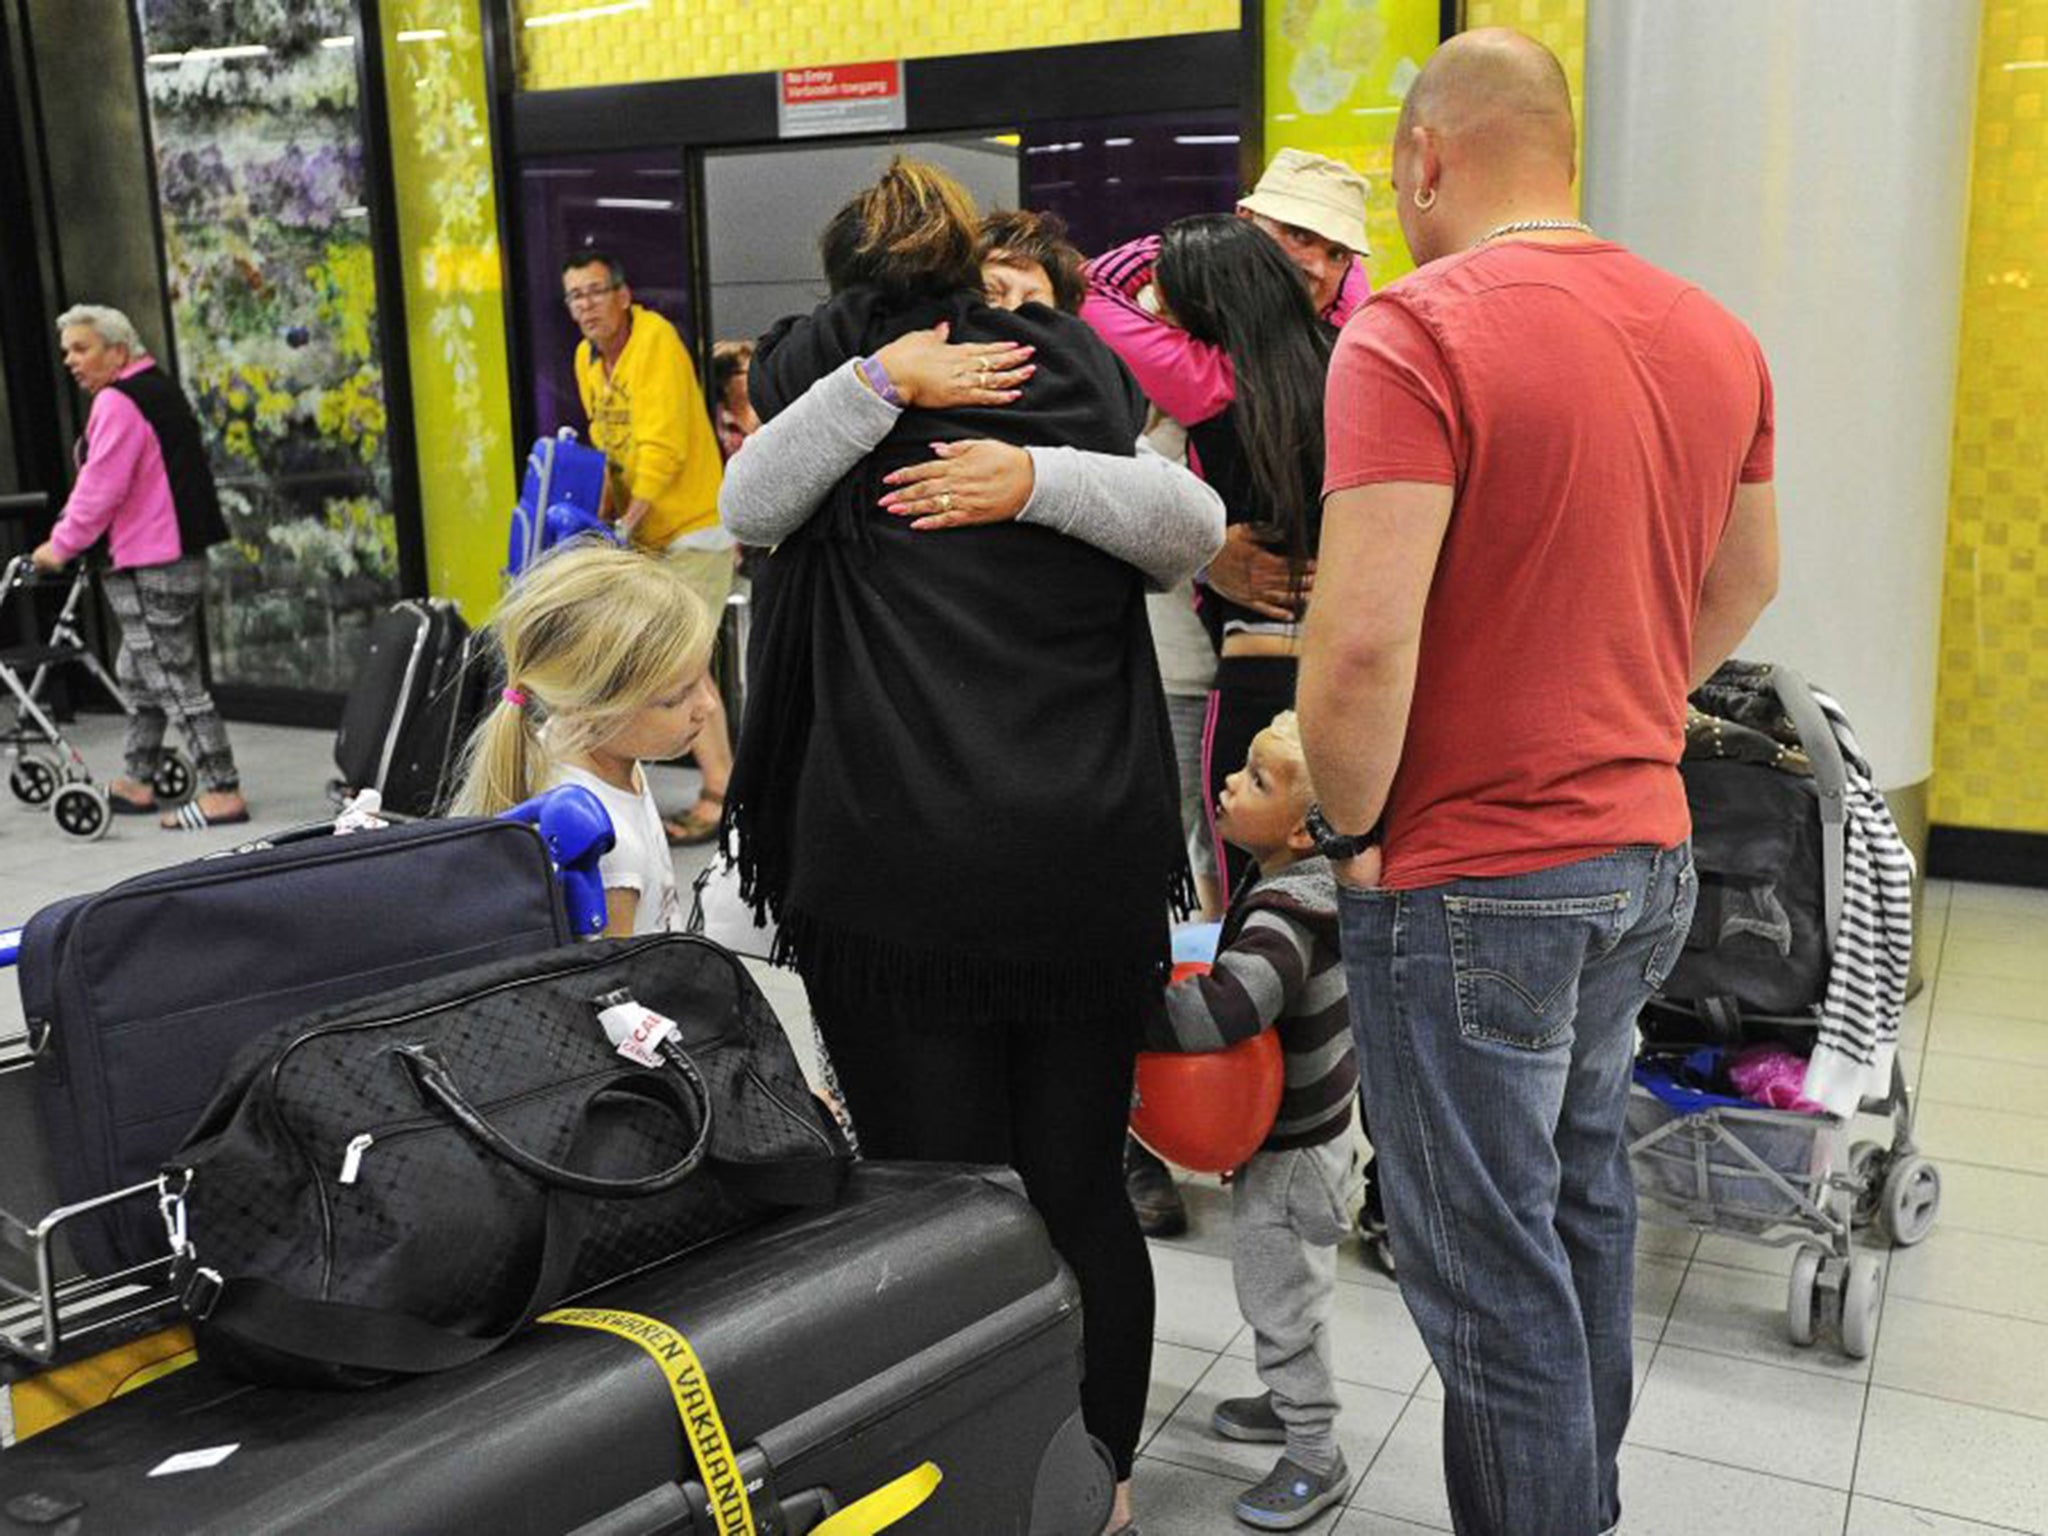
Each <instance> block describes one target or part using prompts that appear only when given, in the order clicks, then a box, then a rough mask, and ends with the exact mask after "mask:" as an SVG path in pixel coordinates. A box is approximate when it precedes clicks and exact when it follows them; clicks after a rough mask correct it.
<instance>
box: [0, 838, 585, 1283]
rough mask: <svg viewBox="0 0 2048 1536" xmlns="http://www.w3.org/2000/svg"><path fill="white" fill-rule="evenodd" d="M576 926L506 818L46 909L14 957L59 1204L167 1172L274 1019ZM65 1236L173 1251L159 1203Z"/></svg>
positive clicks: (541, 846)
mask: <svg viewBox="0 0 2048 1536" xmlns="http://www.w3.org/2000/svg"><path fill="white" fill-rule="evenodd" d="M571 937H572V935H571V933H570V929H569V920H568V917H567V914H566V913H565V911H564V907H563V897H562V889H561V884H560V881H559V879H558V877H557V876H556V874H555V870H554V865H553V862H552V860H551V859H550V856H549V852H548V849H547V846H546V844H545V843H544V842H543V841H542V839H541V836H540V835H539V834H538V833H537V832H536V831H535V830H534V829H533V828H532V827H529V826H525V825H522V824H520V823H516V822H511V821H497V820H457V821H440V822H424V823H418V824H414V825H407V826H395V827H386V828H382V829H379V830H375V831H369V832H358V833H352V834H350V835H349V836H347V837H331V836H326V835H321V836H317V837H309V838H306V839H304V840H301V841H293V842H286V843H281V844H280V845H279V846H276V847H260V848H257V849H255V850H253V851H249V852H244V853H236V854H230V855H227V856H225V857H216V858H206V859H197V860H194V861H192V862H190V863H185V864H178V865H173V866H172V867H171V868H169V869H162V870H157V871H154V872H152V873H150V874H146V875H138V876H136V877H135V878H133V879H131V880H125V881H123V882H122V883H121V884H119V885H116V886H113V887H111V888H110V889H108V890H105V891H102V892H100V893H98V894H97V895H93V896H78V897H72V898H70V899H68V900H65V901H60V902H56V903H54V904H52V905H51V906H48V907H45V908H44V909H43V910H42V911H40V912H38V913H37V914H36V915H35V916H34V917H33V918H31V919H30V920H29V923H28V925H27V927H26V928H25V929H24V930H23V937H22V947H21V957H20V962H19V963H20V976H21V993H22V1004H23V1008H24V1011H25V1012H26V1013H27V1015H28V1025H29V1043H30V1047H31V1049H32V1051H33V1053H34V1068H33V1072H34V1078H35V1085H36V1095H35V1097H36V1108H37V1111H38V1114H37V1119H38V1121H39V1125H40V1130H41V1134H42V1139H43V1142H44V1144H45V1146H46V1147H47V1148H48V1151H49V1154H50V1161H51V1165H52V1167H53V1168H54V1171H55V1174H56V1179H57V1189H58V1193H59V1195H60V1196H61V1197H62V1198H63V1200H64V1201H65V1202H66V1203H69V1202H73V1201H79V1200H86V1199H90V1198H92V1197H94V1196H98V1195H103V1194H107V1193H110V1192H112V1191H114V1190H116V1189H122V1188H126V1187H128V1186H131V1185H136V1184H140V1183H143V1182H146V1181H150V1180H153V1179H154V1178H155V1177H156V1174H157V1170H158V1168H159V1167H160V1166H161V1165H162V1163H163V1160H164V1159H165V1158H166V1157H167V1156H169V1155H170V1153H171V1152H172V1151H173V1150H174V1149H175V1148H176V1147H177V1145H178V1143H179V1142H180V1141H181V1140H182V1139H183V1138H184V1135H185V1133H186V1131H188V1130H189V1129H190V1128H191V1126H192V1123H193V1122H194V1121H195V1120H196V1119H197V1118H198V1116H199V1112H200V1111H201V1110H202V1109H203V1108H204V1107H205V1106H206V1103H207V1101H208V1100H209V1099H210V1098H211V1097H212V1095H213V1093H214V1090H215V1089H216V1088H217V1087H218V1086H219V1083H220V1080H221V1077H222V1074H223V1073H224V1072H225V1070H226V1068H227V1064H228V1061H229V1059H230V1058H231V1057H232V1056H233V1055H234V1053H235V1052H236V1051H237V1050H238V1049H239V1048H240V1047H241V1046H242V1045H243V1044H244V1043H245V1042H246V1041H248V1040H250V1039H252V1038H254V1037H255V1036H256V1035H259V1034H261V1033H263V1032H264V1031H266V1030H268V1029H270V1028H271V1027H273V1026H274V1025H275V1024H276V1022H277V1021H278V1020H279V1019H281V1018H289V1017H291V1016H292V1015H293V1014H296V1013H308V1012H311V1011H313V1010H315V1009H318V1008H323V1007H327V1006H330V1005H333V1004H336V1003H342V1002H348V1001H351V1000H353V999H356V998H360V997H367V996H369V995H371V994H372V993H376V992H381V991H386V990H389V989H390V988H393V987H399V986H403V985H406V984H407V983H410V982H414V981H418V980H421V979H423V978H426V977H430V976H436V975H439V974H441V973H442V972H444V971H448V970H454V969H458V968H461V967H464V966H472V965H480V964H482V963H484V962H486V961H489V960H496V959H503V958H509V957H512V956H525V955H534V954H538V953H540V952H542V951H544V950H548V949H552V948H555V947H556V946H559V945H562V944H566V943H569V942H570V941H571ZM5 1203H6V1202H0V1204H5ZM8 1208H9V1209H10V1210H13V1211H14V1214H16V1215H17V1216H25V1217H33V1216H37V1215H40V1214H41V1212H40V1211H34V1210H23V1209H17V1208H16V1207H15V1206H14V1205H9V1206H8ZM66 1231H67V1232H68V1234H69V1236H70V1239H71V1243H72V1247H73V1251H74V1253H75V1254H76V1256H77V1258H78V1261H79V1262H80V1263H81V1264H82V1265H83V1266H84V1267H85V1268H86V1269H87V1270H88V1271H89V1272H91V1273H94V1274H102V1275H105V1274H110V1273H113V1272H114V1271H115V1270H118V1269H123V1268H127V1267H129V1266H131V1265H136V1264H141V1263H143V1262H145V1261H147V1260H150V1259H155V1258H161V1257H163V1255H164V1253H165V1240H164V1228H163V1222H162V1219H161V1217H160V1216H159V1215H158V1212H157V1209H156V1206H155V1203H154V1202H153V1201H150V1200H148V1199H143V1198H137V1199H133V1200H129V1201H127V1202H125V1203H123V1204H121V1205H117V1206H113V1207H109V1208H107V1209H106V1210H103V1211H100V1212H96V1213H93V1214H91V1215H88V1216H85V1217H82V1218H81V1219H80V1220H78V1221H77V1222H75V1223H73V1224H71V1225H70V1226H68V1227H67V1228H66Z"/></svg>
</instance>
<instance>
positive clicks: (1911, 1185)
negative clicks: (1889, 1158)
mask: <svg viewBox="0 0 2048 1536" xmlns="http://www.w3.org/2000/svg"><path fill="white" fill-rule="evenodd" d="M1940 1210H1941V1170H1940V1169H1939V1168H1937V1167H1935V1166H1934V1164H1932V1163H1930V1162H1929V1161H1928V1160H1927V1159H1926V1158H1924V1157H1922V1156H1920V1154H1919V1153H1917V1152H1916V1153H1913V1154H1912V1155H1911V1156H1908V1157H1902V1158H1900V1159H1899V1160H1898V1161H1897V1162H1895V1163H1893V1164H1892V1166H1891V1169H1890V1171H1889V1172H1887V1173H1886V1174H1885V1177H1884V1206H1883V1213H1884V1226H1885V1230H1886V1232H1887V1233H1889V1234H1890V1236H1891V1240H1892V1246H1893V1247H1895V1248H1910V1247H1912V1246H1913V1245H1914V1244H1915V1243H1917V1242H1919V1241H1920V1240H1921V1239H1922V1238H1924V1237H1925V1236H1927V1234H1928V1233H1929V1232H1932V1231H1933V1230H1934V1218H1935V1216H1936V1215H1937V1214H1938V1213H1939V1212H1940Z"/></svg>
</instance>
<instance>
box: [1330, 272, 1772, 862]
mask: <svg viewBox="0 0 2048 1536" xmlns="http://www.w3.org/2000/svg"><path fill="white" fill-rule="evenodd" d="M1326 412H1327V422H1326V426H1327V437H1328V449H1329V463H1328V471H1327V476H1326V479H1325V482H1324V487H1323V490H1324V494H1325V495H1328V494H1329V493H1330V492H1333V491H1341V490H1346V489H1349V488H1351V487H1354V486H1361V485H1371V484H1374V483H1376V482H1381V481H1393V480H1407V481H1422V482H1427V483H1430V484H1438V485H1449V486H1452V487H1453V488H1454V492H1453V494H1454V498H1455V499H1454V501H1453V504H1452V509H1451V518H1450V525H1449V527H1448V529H1447V530H1446V533H1445V536H1444V545H1443V552H1442V554H1441V556H1440V557H1439V559H1438V562H1437V569H1436V576H1435V580H1434V583H1433V584H1432V586H1431V588H1430V593H1429V600H1428V604H1427V607H1426V609H1425V611H1424V615H1423V623H1422V641H1421V650H1420V656H1419V659H1418V664H1417V673H1416V679H1415V701H1414V705H1413V708H1412V710H1411V712H1410V715H1409V721H1408V734H1407V738H1406V740H1405V741H1404V742H1403V744H1402V749H1401V761H1400V766H1399V768H1398V769H1397V771H1396V773H1395V776H1394V782H1393V788H1392V790H1391V791H1390V793H1389V796H1388V800H1387V808H1386V820H1385V846H1386V872H1385V875H1384V877H1383V878H1384V880H1385V883H1386V884H1387V885H1389V886H1393V887H1414V886H1420V885H1433V884H1436V883H1438V882H1440V881H1444V880H1451V879H1458V878H1462V877H1469V876H1486V875H1509V874H1519V873H1522V872H1525V871H1528V870H1535V869H1545V868H1549V867H1551V866H1553V865H1558V864H1564V863H1569V862H1571V861H1573V860H1576V859H1582V858H1590V857H1592V856H1594V855H1596V854H1600V853H1605V852H1608V851H1611V850H1612V849H1615V848H1619V847H1623V846H1626V845H1628V844H1633V843H1647V844H1654V845H1656V846H1659V847H1668V846H1670V845H1672V844H1674V843H1677V842H1679V841H1681V840H1683V839H1684V838H1685V837H1686V836H1687V835H1688V833H1689V832H1690V830H1691V820H1690V817H1689V816H1688V815H1687V812H1686V804H1685V791H1684V788H1683V786H1682V785H1681V783H1680V781H1679V777H1678V773H1677V771H1676V768H1677V763H1678V757H1679V752H1680V749H1681V747H1682V746H1683V743H1684V736H1685V697H1686V684H1687V681H1688V674H1689V672H1690V669H1691V665H1692V628H1693V619H1694V616H1695V614H1696V613H1697V612H1698V609H1699V599H1700V587H1701V584H1702V582H1703V581H1704V580H1705V577H1706V573H1707V567H1708V566H1709V564H1710V563H1711V562H1712V559H1713V555H1714V550H1715V548H1716V546H1717V545H1718V544H1719V543H1720V540H1721V534H1722V531H1723V530H1724V529H1725V528H1726V526H1727V522H1728V514H1729V512H1730V510H1731V508H1732V506H1733V503H1734V498H1735V488H1736V484H1737V482H1738V481H1764V480H1769V479H1770V478H1771V473H1772V468H1771V453H1772V423H1771V381H1770V375H1769V373H1768V371H1767V370H1766V369H1765V367H1764V360H1763V354H1762V352H1761V351H1760V350H1759V349H1758V347H1757V344H1756V340H1755V338H1754V337H1752V336H1751V335H1750V334H1749V332H1748V330H1747V329H1746V328H1745V327H1744V326H1743V325H1742V324H1741V322H1739V321H1737V320H1736V319H1735V318H1734V317H1733V316H1731V315H1729V314H1728V313H1727V311H1725V310H1723V309H1722V308H1721V307H1720V305H1718V304H1716V303H1715V302H1714V301H1713V300H1712V299H1711V298H1709V297H1708V296H1707V295H1706V294H1705V293H1703V292H1701V291H1700V290H1699V289H1698V288H1696V287H1693V286H1692V285H1691V284H1689V283H1687V282H1685V281H1683V280H1682V279H1680V278H1677V277H1674V276H1672V275H1671V274H1670V273H1668V272H1664V271H1660V270H1659V269H1658V268H1656V267H1653V266H1651V265H1650V264H1649V263H1648V262H1645V261H1643V260H1642V259H1641V258H1639V257H1637V256H1634V255H1632V254H1630V253H1629V252H1628V251H1626V250H1624V249H1622V248H1621V247H1620V246H1617V245H1612V244H1608V243H1604V242H1602V243H1596V244H1584V245H1551V244H1542V243H1537V242H1532V241H1514V242H1503V243H1501V244H1498V245H1490V246H1487V247H1485V248H1483V249H1481V250H1477V251H1470V252H1466V253H1464V254H1461V255H1458V256H1452V257H1446V258H1445V259H1443V260H1441V261H1437V262H1432V263H1431V264H1430V265H1428V266H1426V267H1423V268H1421V269H1420V270H1418V271H1417V272H1415V273H1413V274H1412V275H1411V276H1409V277H1406V278H1404V279H1402V280H1401V281H1400V282H1399V283H1396V284H1394V285H1393V286H1392V287H1389V288H1386V289H1383V290H1382V291H1381V292H1379V293H1376V294H1374V295H1373V297H1372V298H1371V300H1369V301H1368V302H1367V303H1366V305H1365V307H1364V308H1363V309H1361V310H1360V311H1359V312H1358V313H1357V315H1355V316H1354V317H1353V318H1352V320H1351V322H1350V324H1349V325H1347V326H1346V327H1345V329H1344V334H1343V338H1342V339H1341V340H1340V341H1339V342H1338V344H1337V352H1336V356H1335V358H1334V359H1333V360H1332V362H1331V365H1330V382H1329V394H1328V399H1327V406H1326ZM1316 600H1317V601H1318V602H1331V601H1335V600H1338V595H1337V594H1335V593H1331V592H1318V593H1317V594H1316Z"/></svg>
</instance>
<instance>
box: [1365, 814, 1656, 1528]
mask: <svg viewBox="0 0 2048 1536" xmlns="http://www.w3.org/2000/svg"><path fill="white" fill-rule="evenodd" d="M1339 890H1340V892H1341V893H1342V897H1341V900H1340V902H1339V910H1340V913H1341V916H1342V919H1343V938H1344V967H1345V972H1346V976H1347V979H1348V980H1349V983H1350V987H1351V1020H1352V1030H1353V1033H1354V1034H1355V1035H1356V1036H1357V1039H1358V1054H1359V1064H1360V1067H1361V1069H1362V1071H1363V1073H1364V1079H1365V1081H1364V1088H1365V1097H1366V1104H1367V1109H1368V1113H1369V1117H1370V1119H1371V1122H1372V1128H1373V1133H1374V1143H1375V1151H1376V1153H1377V1154H1378V1167H1379V1168H1380V1170H1381V1178H1382V1180H1383V1182H1384V1187H1385V1192H1386V1205H1387V1223H1388V1227H1389V1229H1390V1236H1391V1238H1392V1241H1393V1245H1394V1257H1395V1261H1396V1263H1397V1265H1398V1267H1399V1270H1400V1277H1401V1294H1402V1296H1403V1298H1404V1299H1405V1300H1406V1301H1407V1303H1408V1310H1409V1311H1410V1312H1411V1313H1412V1314H1413V1315H1414V1317H1415V1321H1416V1325H1417V1326H1418V1327H1419V1328H1420V1329H1421V1330H1422V1337H1423V1340H1424V1342H1425V1343H1426V1344H1427V1345H1428V1346H1429V1352H1430V1356H1431V1358H1432V1359H1433V1360H1435V1362H1436V1367H1437V1371H1438V1373H1439V1374H1440V1375H1441V1376H1442V1377H1443V1383H1444V1399H1445V1401H1444V1477H1445V1481H1446V1483H1447V1485H1448V1487H1449V1490H1450V1500H1451V1518H1452V1521H1453V1523H1454V1524H1455V1525H1456V1527H1457V1529H1458V1531H1459V1532H1460V1536H1508V1533H1513V1536H1594V1533H1595V1532H1600V1531H1605V1530H1608V1529H1610V1528H1612V1527H1613V1526H1614V1525H1615V1524H1616V1523H1617V1522H1618V1521H1619V1519H1620V1518H1621V1499H1620V1487H1619V1477H1618V1473H1617V1470H1616V1465H1615V1453H1616V1452H1617V1450H1618V1449H1619V1448H1620V1445H1621V1436H1622V1431H1623V1430H1624V1429H1625V1428H1626V1427H1627V1424H1628V1414H1629V1402H1630V1397H1631V1395H1632V1384H1633V1383H1632V1375H1631V1357H1632V1351H1631V1346H1630V1342H1629V1313H1630V1309H1631V1307H1632V1305H1633V1301H1634V1281H1635V1229H1636V1206H1635V1186H1634V1184H1633V1183H1632V1181H1631V1179H1630V1176H1629V1165H1628V1150H1627V1143H1626V1140H1625V1138H1624V1136H1623V1129H1622V1119H1623V1112H1624V1110H1625V1108H1626V1105H1627V1102H1628V1088H1629V1075H1630V1067H1631V1064H1632V1061H1633V1057H1634V1035H1633V1029H1634V1024H1635V1019H1636V1015H1637V1013H1638V1012H1639V1011H1640V1010H1641V1008H1642V1006H1643V1003H1644V1001H1645V1000H1646V999H1647V998H1648V997H1649V994H1650V992H1651V991H1652V990H1653V989H1654V988H1655V987H1656V986H1658V985H1659V984H1660V983H1661V982H1662V981H1663V979H1664V977H1665V975H1666V974H1667V973H1668V972H1669V970H1670V968H1671V966H1672V964H1673V963H1674V962H1675V961H1676V960H1677V958H1678V953H1679V950H1680V948H1681V947H1682V946H1683V945H1684V942H1685V934H1686V929H1687V928H1688V927H1689V926H1690V924H1691V921H1692V909H1693V899H1694V877H1693V868H1692V853H1691V848H1690V846H1689V845H1683V844H1682V845H1680V846H1679V847H1677V848H1671V849H1662V850H1659V849H1655V848H1623V849H1621V850H1619V851H1617V852H1615V853H1610V854H1605V855H1602V856H1601V857H1598V858H1592V859H1586V860H1583V861H1581V862H1579V863H1576V864H1567V865H1563V866H1561V867H1558V868H1555V869H1546V870H1540V871H1537V872H1536V873H1534V874H1527V875H1510V876H1506V877H1503V878H1500V879H1492V880H1458V881H1452V882H1450V883H1448V884H1444V885H1439V886H1431V887H1428V888H1426V889H1422V890H1411V891H1356V890H1351V889H1349V888H1347V887H1342V886H1340V887H1339Z"/></svg>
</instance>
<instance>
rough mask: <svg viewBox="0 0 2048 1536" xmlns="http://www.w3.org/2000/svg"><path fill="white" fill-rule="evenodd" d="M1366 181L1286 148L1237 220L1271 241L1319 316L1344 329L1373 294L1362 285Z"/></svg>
mask: <svg viewBox="0 0 2048 1536" xmlns="http://www.w3.org/2000/svg"><path fill="white" fill-rule="evenodd" d="M1365 192H1366V185H1365V178H1364V177H1363V176H1361V175H1359V174H1358V172H1356V171H1354V170H1353V169H1351V167H1350V166H1348V165H1345V164H1344V163H1343V162H1342V161H1339V160H1332V159H1330V158H1329V157H1328V156H1327V155H1312V154H1310V153H1309V152H1308V151H1307V150H1305V149H1283V150H1281V151H1280V153H1279V154H1277V155H1275V156H1274V157H1273V158H1272V160H1271V161H1270V162H1269V163H1268V164H1267V166H1266V173H1265V175H1263V176H1261V177H1260V178H1259V184H1258V185H1257V186H1256V187H1254V188H1252V190H1251V191H1250V192H1249V193H1248V194H1246V195H1245V196H1244V197H1243V198H1241V199H1240V200H1239V201H1238V205H1237V214H1238V217H1239V218H1242V219H1250V220H1251V221H1252V222H1253V223H1254V224H1256V225H1258V226H1259V228H1261V229H1263V230H1264V231H1265V232H1266V233H1267V234H1269V235H1271V236H1272V237H1273V238H1274V240H1276V241H1277V242H1278V243H1279V246H1280V249H1281V250H1283V251H1285V252H1286V253H1287V259H1288V260H1289V261H1291V262H1293V263H1294V265H1295V266H1296V267H1298V268H1299V269H1300V270H1301V275H1302V276H1303V277H1304V278H1306V279H1307V280H1308V286H1309V294H1310V296H1311V297H1312V298H1313V299H1314V300H1315V306H1316V313H1317V314H1319V315H1321V316H1322V317H1323V319H1324V320H1326V321H1328V322H1329V323H1330V324H1331V325H1335V326H1340V327H1341V326H1342V325H1343V324H1344V322H1345V321H1346V320H1349V319H1350V318H1351V314H1352V311H1353V310H1355V309H1357V308H1358V306H1359V305H1361V304H1363V303H1364V302H1365V300H1366V297H1367V295H1368V294H1369V293H1370V292H1371V291H1372V290H1371V287H1370V285H1369V284H1368V283H1367V281H1366V276H1365V258H1366V257H1367V256H1369V255H1370V254H1371V252H1370V250H1369V249H1368V248H1367V246H1366V239H1365Z"/></svg>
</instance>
